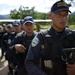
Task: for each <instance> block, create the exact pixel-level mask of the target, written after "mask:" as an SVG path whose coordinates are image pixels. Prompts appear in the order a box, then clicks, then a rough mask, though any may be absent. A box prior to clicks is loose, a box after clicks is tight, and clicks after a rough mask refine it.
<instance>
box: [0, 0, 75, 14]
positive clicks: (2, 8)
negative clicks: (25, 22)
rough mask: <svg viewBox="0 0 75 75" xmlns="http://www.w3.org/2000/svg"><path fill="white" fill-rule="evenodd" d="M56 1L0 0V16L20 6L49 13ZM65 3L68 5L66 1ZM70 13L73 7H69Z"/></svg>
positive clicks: (73, 9)
mask: <svg viewBox="0 0 75 75" xmlns="http://www.w3.org/2000/svg"><path fill="white" fill-rule="evenodd" d="M56 1H58V0H0V14H2V15H5V14H10V11H11V10H14V9H17V10H18V9H19V7H20V6H24V7H29V8H32V7H35V10H36V11H38V12H45V13H47V12H49V11H50V9H51V6H52V5H53V3H55V2H56ZM66 2H67V3H69V2H68V1H67V0H66ZM74 2H75V0H74ZM70 10H71V11H72V12H74V11H75V6H74V5H72V6H71V7H70Z"/></svg>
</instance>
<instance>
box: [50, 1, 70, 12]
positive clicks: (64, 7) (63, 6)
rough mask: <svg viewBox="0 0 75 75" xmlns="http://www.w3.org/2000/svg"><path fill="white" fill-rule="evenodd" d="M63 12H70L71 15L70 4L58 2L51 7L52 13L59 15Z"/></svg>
mask: <svg viewBox="0 0 75 75" xmlns="http://www.w3.org/2000/svg"><path fill="white" fill-rule="evenodd" d="M62 10H67V11H68V12H70V13H71V11H70V10H69V6H68V4H67V3H66V2H64V1H57V2H56V3H54V4H53V6H52V7H51V12H52V13H58V12H60V11H62Z"/></svg>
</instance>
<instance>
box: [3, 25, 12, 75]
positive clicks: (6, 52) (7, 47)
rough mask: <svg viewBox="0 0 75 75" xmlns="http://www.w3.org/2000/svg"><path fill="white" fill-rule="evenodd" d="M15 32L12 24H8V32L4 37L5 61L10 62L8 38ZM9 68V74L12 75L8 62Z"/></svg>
mask: <svg viewBox="0 0 75 75" xmlns="http://www.w3.org/2000/svg"><path fill="white" fill-rule="evenodd" d="M12 32H13V28H12V24H8V25H7V32H6V33H5V34H4V35H3V37H2V50H3V51H4V52H5V59H6V60H7V61H8V56H7V55H8V49H9V42H10V41H8V38H9V36H10V35H11V33H12ZM8 68H9V72H8V74H9V73H10V74H12V69H11V68H10V66H9V62H8Z"/></svg>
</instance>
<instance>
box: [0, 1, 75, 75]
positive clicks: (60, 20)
mask: <svg viewBox="0 0 75 75" xmlns="http://www.w3.org/2000/svg"><path fill="white" fill-rule="evenodd" d="M69 13H71V11H70V10H69V7H68V4H67V3H66V2H64V1H63V0H61V1H57V2H56V3H54V4H53V6H52V7H51V12H50V13H49V15H48V16H49V19H51V20H52V25H51V27H50V28H49V29H47V30H45V31H40V32H37V33H36V32H34V20H33V18H32V17H31V16H26V17H25V18H24V19H23V21H20V22H19V21H14V22H13V24H8V25H7V29H4V32H3V34H2V37H0V38H1V40H0V41H1V48H2V56H1V58H2V57H3V55H5V58H6V60H7V61H8V69H9V72H8V75H14V74H15V75H75V51H73V52H74V53H72V52H69V53H68V54H66V56H67V55H68V56H69V57H68V58H66V57H65V56H64V54H63V52H62V51H63V49H67V48H75V31H73V30H71V29H69V28H67V27H66V24H67V21H68V19H69ZM3 26H4V28H5V24H3ZM4 53H5V54H4ZM62 55H63V57H62ZM73 55H74V57H73V61H72V63H71V62H68V59H70V60H72V56H73Z"/></svg>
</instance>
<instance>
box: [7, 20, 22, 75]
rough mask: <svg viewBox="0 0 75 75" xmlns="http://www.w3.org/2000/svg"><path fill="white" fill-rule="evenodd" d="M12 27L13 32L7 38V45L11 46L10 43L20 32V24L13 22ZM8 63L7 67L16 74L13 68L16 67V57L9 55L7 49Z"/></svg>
mask: <svg viewBox="0 0 75 75" xmlns="http://www.w3.org/2000/svg"><path fill="white" fill-rule="evenodd" d="M12 25H13V32H12V33H11V35H10V36H9V38H8V44H9V45H10V44H11V42H12V41H13V39H14V38H15V36H16V35H17V34H18V33H20V32H21V31H22V30H21V24H20V22H19V21H17V20H15V21H14V22H13V24H12ZM8 62H9V66H10V67H11V68H12V70H14V71H15V72H13V74H14V73H16V70H15V67H16V62H17V58H16V55H14V56H12V55H11V53H10V49H8Z"/></svg>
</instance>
